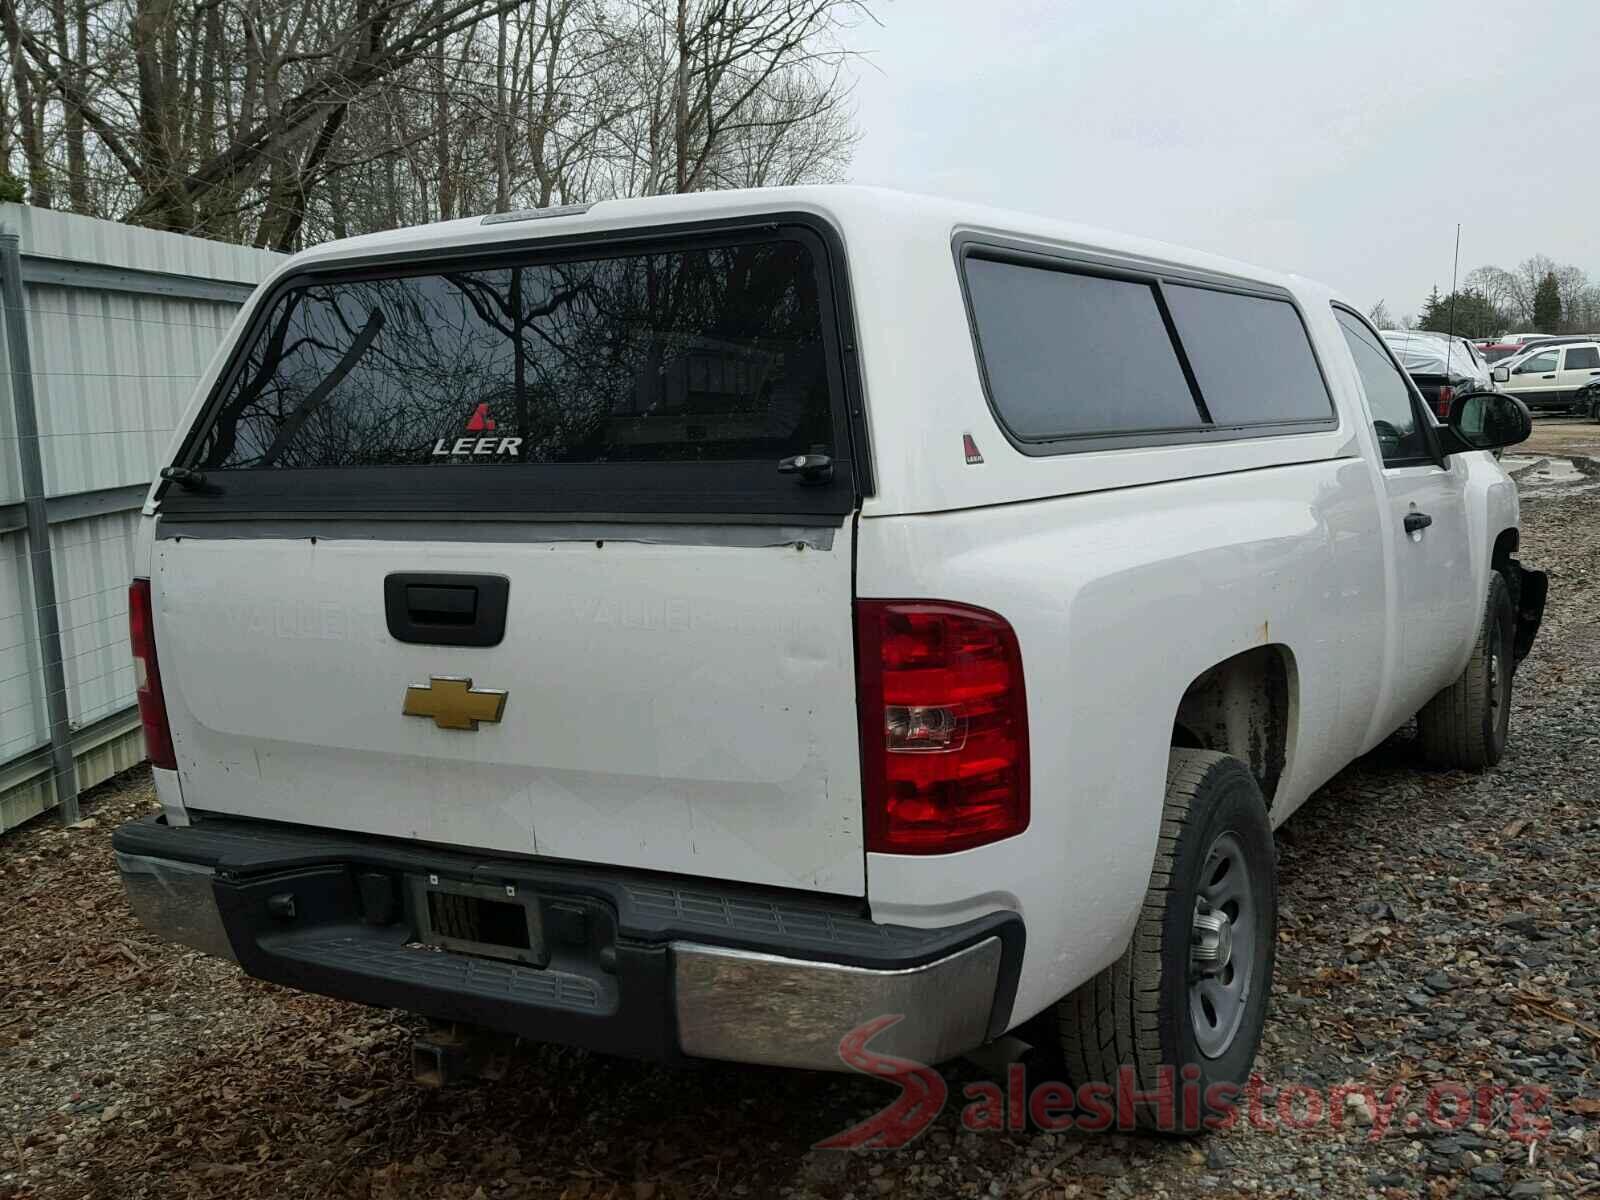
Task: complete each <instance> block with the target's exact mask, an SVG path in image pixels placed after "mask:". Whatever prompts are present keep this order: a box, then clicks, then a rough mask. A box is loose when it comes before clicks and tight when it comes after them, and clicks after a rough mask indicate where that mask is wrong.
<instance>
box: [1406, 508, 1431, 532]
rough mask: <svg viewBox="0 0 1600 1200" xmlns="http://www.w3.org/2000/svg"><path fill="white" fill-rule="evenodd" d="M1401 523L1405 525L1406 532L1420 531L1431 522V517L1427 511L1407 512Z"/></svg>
mask: <svg viewBox="0 0 1600 1200" xmlns="http://www.w3.org/2000/svg"><path fill="white" fill-rule="evenodd" d="M1403 524H1404V525H1405V527H1406V532H1407V533H1420V532H1421V531H1422V530H1424V529H1426V528H1427V527H1428V526H1429V525H1432V524H1433V518H1432V517H1430V516H1429V515H1428V514H1427V513H1420V512H1408V513H1407V514H1406V519H1405V521H1404V522H1403Z"/></svg>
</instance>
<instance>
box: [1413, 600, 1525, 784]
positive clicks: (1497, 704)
mask: <svg viewBox="0 0 1600 1200" xmlns="http://www.w3.org/2000/svg"><path fill="white" fill-rule="evenodd" d="M1515 636H1516V613H1515V611H1514V610H1513V609H1512V606H1511V590H1510V588H1508V587H1507V586H1506V579H1505V576H1504V575H1502V574H1500V572H1499V571H1492V572H1490V575H1489V594H1488V596H1487V597H1486V598H1485V601H1484V609H1483V622H1482V624H1481V625H1480V626H1479V628H1478V640H1477V641H1476V642H1475V643H1474V644H1473V647H1472V657H1471V658H1469V659H1468V660H1467V666H1466V669H1465V670H1463V671H1462V672H1461V676H1460V678H1458V679H1457V680H1456V681H1455V682H1454V683H1452V684H1451V685H1450V686H1449V687H1447V688H1445V689H1444V691H1442V692H1440V693H1439V694H1438V695H1437V696H1435V697H1434V698H1433V699H1432V700H1430V701H1428V703H1427V706H1426V707H1425V708H1423V710H1422V711H1421V712H1419V713H1418V714H1417V745H1418V747H1419V748H1420V749H1421V751H1422V758H1423V761H1424V762H1426V763H1427V764H1428V765H1429V766H1433V767H1454V768H1458V769H1461V770H1465V771H1482V770H1484V769H1485V768H1487V767H1492V766H1494V765H1495V764H1496V763H1497V762H1499V761H1500V758H1501V756H1502V755H1503V754H1505V750H1506V737H1507V734H1508V733H1509V730H1510V722H1511V678H1512V673H1513V671H1514V670H1515V667H1516V664H1515V661H1514V660H1513V648H1514V646H1515Z"/></svg>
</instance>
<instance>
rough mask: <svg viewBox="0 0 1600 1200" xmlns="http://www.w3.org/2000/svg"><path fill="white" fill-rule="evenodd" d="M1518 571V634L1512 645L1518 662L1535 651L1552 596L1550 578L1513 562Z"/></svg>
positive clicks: (1515, 561)
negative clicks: (1540, 628)
mask: <svg viewBox="0 0 1600 1200" xmlns="http://www.w3.org/2000/svg"><path fill="white" fill-rule="evenodd" d="M1511 566H1512V568H1513V569H1514V570H1515V571H1516V581H1515V582H1516V589H1515V593H1514V600H1515V603H1516V606H1517V633H1516V638H1515V640H1514V641H1513V643H1512V656H1513V658H1514V659H1515V660H1516V661H1517V662H1519V663H1520V662H1521V661H1522V660H1523V659H1525V658H1527V657H1528V651H1530V650H1532V649H1533V639H1534V638H1535V637H1536V636H1537V635H1538V633H1539V626H1540V624H1541V623H1542V622H1543V621H1544V605H1545V599H1546V597H1548V596H1549V594H1550V576H1549V575H1547V574H1545V573H1544V572H1543V571H1534V570H1531V569H1529V568H1528V567H1525V566H1523V565H1522V564H1521V563H1519V562H1518V561H1517V560H1516V559H1512V560H1511Z"/></svg>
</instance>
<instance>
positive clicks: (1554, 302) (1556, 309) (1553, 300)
mask: <svg viewBox="0 0 1600 1200" xmlns="http://www.w3.org/2000/svg"><path fill="white" fill-rule="evenodd" d="M1533 327H1534V328H1535V329H1537V330H1539V332H1541V333H1554V332H1555V331H1556V330H1558V329H1560V328H1561V287H1560V285H1559V284H1558V283H1556V273H1555V272H1554V271H1551V272H1549V273H1548V274H1546V275H1545V277H1544V280H1543V281H1542V282H1541V283H1540V284H1539V290H1538V291H1536V292H1534V294H1533Z"/></svg>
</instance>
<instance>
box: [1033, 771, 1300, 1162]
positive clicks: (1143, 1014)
mask: <svg viewBox="0 0 1600 1200" xmlns="http://www.w3.org/2000/svg"><path fill="white" fill-rule="evenodd" d="M1277 910H1278V892H1277V880H1276V866H1275V855H1274V851H1273V844H1272V827H1271V824H1270V823H1269V822H1268V820H1267V810H1266V805H1265V803H1264V802H1263V800H1262V796H1261V789H1260V788H1259V787H1257V785H1256V781H1255V778H1254V776H1252V775H1251V774H1250V770H1249V768H1248V767H1246V766H1245V764H1244V763H1242V762H1240V761H1239V760H1238V759H1236V758H1232V757H1230V756H1229V755H1226V754H1218V753H1216V752H1214V751H1210V750H1188V749H1175V750H1173V751H1172V753H1171V757H1170V759H1169V760H1168V766H1167V793H1166V803H1165V808H1164V810H1163V812H1162V819H1161V834H1160V839H1159V841H1158V843H1157V848H1156V860H1155V864H1154V867H1153V869H1152V870H1151V873H1150V888H1149V891H1148V892H1147V893H1146V895H1145V902H1144V907H1143V909H1142V910H1141V912H1140V914H1139V922H1138V925H1137V926H1136V927H1135V929H1134V934H1133V940H1132V941H1131V942H1130V943H1129V945H1128V948H1127V950H1126V951H1125V952H1124V953H1123V955H1122V957H1121V958H1120V959H1118V960H1117V961H1116V962H1115V963H1113V964H1112V965H1111V966H1110V967H1108V968H1106V970H1104V971H1103V972H1101V973H1100V974H1099V975H1097V976H1096V977H1095V978H1094V979H1091V980H1090V981H1089V982H1088V983H1086V984H1084V985H1083V986H1082V987H1081V988H1079V989H1078V990H1077V991H1075V992H1073V993H1072V994H1071V995H1069V996H1067V997H1065V998H1063V999H1062V1000H1060V1001H1058V1002H1057V1004H1056V1006H1055V1010H1054V1017H1055V1021H1054V1024H1055V1029H1056V1033H1057V1035H1058V1037H1059V1041H1060V1047H1061V1053H1062V1058H1063V1060H1064V1063H1063V1065H1064V1066H1065V1067H1066V1070H1067V1074H1068V1076H1069V1077H1070V1078H1071V1081H1072V1082H1073V1084H1074V1085H1076V1086H1079V1087H1081V1086H1083V1085H1084V1084H1108V1085H1110V1087H1111V1088H1112V1089H1113V1092H1112V1103H1113V1105H1114V1106H1116V1107H1117V1110H1118V1112H1119V1114H1125V1115H1131V1116H1132V1118H1133V1120H1134V1121H1135V1123H1137V1124H1138V1125H1139V1126H1140V1127H1142V1128H1146V1129H1152V1130H1157V1131H1160V1132H1163V1133H1180V1134H1193V1133H1199V1132H1201V1131H1202V1130H1203V1129H1204V1128H1205V1121H1206V1118H1207V1117H1213V1116H1217V1117H1220V1116H1221V1115H1222V1114H1221V1113H1219V1112H1213V1111H1210V1110H1208V1109H1207V1107H1206V1106H1205V1103H1204V1097H1205V1096H1206V1094H1207V1091H1208V1089H1209V1088H1211V1087H1212V1086H1213V1085H1215V1084H1220V1083H1230V1084H1243V1083H1244V1082H1245V1080H1246V1078H1247V1076H1248V1074H1249V1071H1250V1065H1251V1063H1252V1062H1253V1061H1254V1059H1255V1054H1256V1048H1257V1046H1258V1045H1259V1043H1260V1041H1261V1027H1262V1024H1263V1022H1264V1020H1265V1017H1266V1002H1267V992H1268V990H1269V989H1270V988H1271V985H1272V967H1273V951H1274V942H1275V938H1276V930H1277ZM1135 1093H1136V1094H1135ZM1186 1095H1187V1096H1190V1097H1193V1098H1195V1100H1196V1102H1195V1103H1186V1102H1185V1097H1186Z"/></svg>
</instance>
